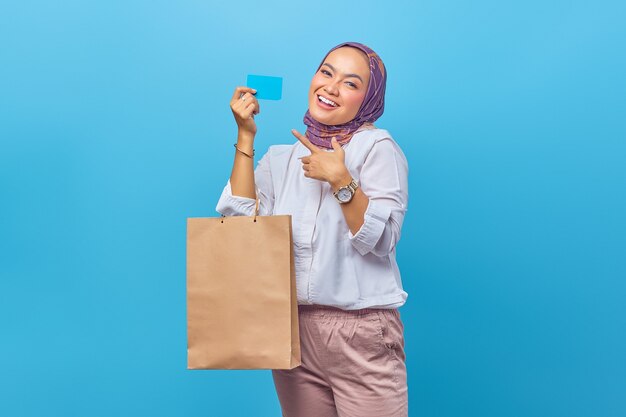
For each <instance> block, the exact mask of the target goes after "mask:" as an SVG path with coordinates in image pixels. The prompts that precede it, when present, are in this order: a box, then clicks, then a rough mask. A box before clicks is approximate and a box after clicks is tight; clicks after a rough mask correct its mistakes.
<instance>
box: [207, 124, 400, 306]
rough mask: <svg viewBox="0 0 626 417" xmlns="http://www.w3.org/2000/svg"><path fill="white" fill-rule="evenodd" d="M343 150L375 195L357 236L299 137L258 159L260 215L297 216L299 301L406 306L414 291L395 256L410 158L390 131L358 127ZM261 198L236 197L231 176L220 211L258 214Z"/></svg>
mask: <svg viewBox="0 0 626 417" xmlns="http://www.w3.org/2000/svg"><path fill="white" fill-rule="evenodd" d="M344 150H345V164H346V167H347V168H348V170H349V171H350V173H351V174H352V177H353V178H354V179H356V180H357V183H358V184H359V186H360V187H361V189H362V190H363V192H364V193H365V195H366V196H367V197H368V198H369V205H368V206H367V210H366V212H365V218H364V223H363V225H362V226H361V228H360V229H359V230H358V231H357V233H356V234H354V235H353V234H352V233H351V232H350V230H349V228H348V225H347V223H346V221H345V218H344V215H343V211H342V210H341V207H340V203H339V202H338V201H337V200H336V199H335V197H334V196H333V192H332V189H331V187H330V185H329V184H328V183H327V182H324V181H319V180H315V179H312V178H307V177H305V176H304V171H303V170H302V163H301V162H300V160H298V158H299V157H302V156H307V155H310V151H309V150H308V149H307V148H306V147H304V146H303V145H302V144H301V143H300V142H299V141H298V142H296V143H295V144H293V145H274V146H270V148H269V150H268V151H267V153H266V154H265V155H264V156H263V157H262V158H261V159H260V160H259V162H258V164H257V167H256V169H255V172H254V178H255V183H256V189H257V196H258V197H259V199H260V204H259V214H260V215H262V216H263V215H282V214H289V215H291V216H292V229H293V242H294V260H295V270H296V287H297V297H298V304H322V305H329V306H335V307H339V308H342V309H345V310H355V309H361V308H367V307H369V308H397V307H400V306H401V305H403V304H404V302H405V301H406V298H407V293H406V292H405V291H404V290H403V288H402V281H401V279H400V271H399V269H398V265H397V263H396V256H395V254H396V244H397V243H398V240H399V239H400V229H401V228H402V222H403V220H404V214H405V212H406V209H407V201H408V164H407V160H406V158H405V156H404V154H403V153H402V150H401V149H400V147H399V146H398V144H397V143H396V142H395V141H394V140H393V139H392V138H391V135H390V134H389V132H387V131H386V130H383V129H376V128H371V129H366V130H359V131H357V132H356V133H355V134H354V136H353V137H352V139H351V140H350V142H348V143H347V144H346V145H344ZM346 185H347V184H346ZM255 203H256V201H255V200H254V199H251V198H246V197H240V196H233V194H232V192H231V188H230V181H228V183H227V184H226V187H224V191H223V192H222V195H221V197H220V199H219V202H218V203H217V211H218V212H219V213H221V214H223V215H225V216H238V215H246V216H251V215H253V212H254V208H255Z"/></svg>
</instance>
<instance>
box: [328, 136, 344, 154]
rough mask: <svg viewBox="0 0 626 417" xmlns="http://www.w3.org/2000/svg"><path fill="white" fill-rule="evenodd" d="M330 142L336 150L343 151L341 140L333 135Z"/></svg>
mask: <svg viewBox="0 0 626 417" xmlns="http://www.w3.org/2000/svg"><path fill="white" fill-rule="evenodd" d="M330 144H331V145H332V147H333V149H334V150H336V151H342V150H343V148H342V147H341V145H340V144H339V142H337V138H336V137H334V136H333V138H332V139H331V140H330Z"/></svg>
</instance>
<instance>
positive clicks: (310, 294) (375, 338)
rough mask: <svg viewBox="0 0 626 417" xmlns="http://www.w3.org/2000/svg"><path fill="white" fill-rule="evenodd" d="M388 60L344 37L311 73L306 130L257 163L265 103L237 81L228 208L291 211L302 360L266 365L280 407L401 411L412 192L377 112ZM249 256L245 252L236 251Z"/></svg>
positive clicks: (307, 412)
mask: <svg viewBox="0 0 626 417" xmlns="http://www.w3.org/2000/svg"><path fill="white" fill-rule="evenodd" d="M386 80H387V77H386V71H385V66H384V65H383V62H382V60H381V59H380V57H379V56H378V55H377V54H376V53H375V52H374V51H373V50H371V49H370V48H369V47H367V46H365V45H363V44H360V43H356V42H346V43H343V44H340V45H337V46H336V47H334V48H333V49H331V50H330V51H329V53H328V54H327V55H326V56H325V57H324V59H323V60H322V62H321V63H320V65H319V67H318V68H317V69H316V71H315V74H314V75H313V78H312V80H311V85H310V87H309V96H308V105H309V106H308V110H307V111H306V112H305V115H304V123H305V124H306V126H307V130H306V132H305V134H304V135H302V134H300V133H299V132H297V131H295V130H292V134H293V135H294V136H295V137H296V138H297V139H298V142H296V143H295V144H290V145H273V146H271V147H270V148H269V150H268V151H267V153H266V154H265V155H264V156H263V157H262V158H261V160H260V161H259V163H258V165H257V167H256V169H254V160H253V156H254V152H253V143H254V136H255V134H256V121H255V120H256V119H255V118H254V117H253V116H254V115H255V114H258V113H259V112H260V107H259V104H258V101H257V100H256V98H255V97H254V93H255V92H254V91H253V90H250V89H248V88H246V87H237V88H236V89H235V92H234V94H233V97H232V99H231V109H232V111H233V115H234V116H235V120H236V122H237V125H238V127H239V135H238V138H237V143H236V144H235V146H236V148H237V150H236V151H235V160H234V163H233V171H232V173H231V177H230V180H229V182H228V183H227V184H226V187H224V191H223V192H222V195H221V197H220V200H219V202H218V204H217V211H218V212H220V213H222V214H223V215H225V216H236V215H251V214H252V213H253V212H254V211H255V207H256V201H257V199H258V201H259V213H260V215H272V214H278V213H280V214H289V215H291V218H292V226H293V241H294V261H295V272H296V290H297V299H298V318H299V325H300V338H301V340H300V348H301V353H302V364H301V365H300V366H298V367H296V368H294V369H290V370H273V371H272V376H273V379H274V384H275V387H276V392H277V394H278V398H279V400H280V404H281V408H282V413H283V416H286V417H308V416H315V417H319V416H324V417H333V416H335V417H336V416H338V415H341V416H349V417H350V416H354V417H356V416H358V417H381V416H394V417H403V416H407V415H408V387H407V374H406V364H405V359H406V358H405V351H404V326H403V324H402V320H401V319H400V313H399V311H398V308H399V307H400V306H402V305H403V304H404V303H405V301H406V299H407V293H406V292H405V291H404V290H403V288H402V280H401V278H400V272H399V268H398V265H397V263H396V256H395V252H396V244H397V243H398V240H399V239H400V229H401V227H402V223H403V221H404V214H405V212H406V207H407V203H408V164H407V161H406V158H405V157H404V154H403V153H402V150H401V149H400V147H399V146H398V144H397V143H396V142H395V141H394V140H393V139H392V138H391V135H390V134H389V132H388V131H386V130H383V129H378V128H376V127H375V126H374V125H373V123H374V122H375V121H376V120H377V119H378V118H379V117H380V116H381V115H382V114H383V111H384V107H385V85H386ZM243 256H245V254H243Z"/></svg>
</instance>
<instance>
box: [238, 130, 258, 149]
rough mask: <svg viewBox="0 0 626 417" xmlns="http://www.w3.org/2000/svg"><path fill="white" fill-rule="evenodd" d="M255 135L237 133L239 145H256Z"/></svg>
mask: <svg viewBox="0 0 626 417" xmlns="http://www.w3.org/2000/svg"><path fill="white" fill-rule="evenodd" d="M254 136H255V134H254V133H252V132H247V131H243V130H240V131H238V132H237V143H238V144H240V145H250V146H252V144H253V143H254Z"/></svg>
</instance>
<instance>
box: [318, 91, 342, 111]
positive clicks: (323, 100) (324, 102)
mask: <svg viewBox="0 0 626 417" xmlns="http://www.w3.org/2000/svg"><path fill="white" fill-rule="evenodd" d="M317 102H318V103H319V104H320V105H321V106H322V107H324V108H337V107H339V104H337V103H335V102H334V101H332V100H331V99H329V98H327V97H324V96H322V95H320V94H318V95H317Z"/></svg>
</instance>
